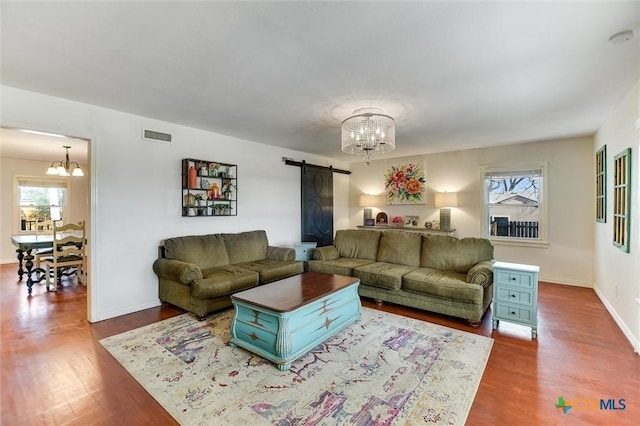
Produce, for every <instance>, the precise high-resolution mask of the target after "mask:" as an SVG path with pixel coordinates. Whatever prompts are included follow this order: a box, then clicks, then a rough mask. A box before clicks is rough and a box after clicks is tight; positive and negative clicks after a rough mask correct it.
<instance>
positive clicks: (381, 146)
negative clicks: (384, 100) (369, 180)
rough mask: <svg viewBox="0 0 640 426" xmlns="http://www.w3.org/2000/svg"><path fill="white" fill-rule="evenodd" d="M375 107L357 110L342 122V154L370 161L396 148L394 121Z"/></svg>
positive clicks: (368, 163) (368, 162)
mask: <svg viewBox="0 0 640 426" xmlns="http://www.w3.org/2000/svg"><path fill="white" fill-rule="evenodd" d="M383 113H384V110H382V109H381V108H377V107H366V108H359V109H356V110H354V111H353V115H352V116H351V117H348V118H346V119H345V120H344V121H343V122H342V152H346V153H347V154H355V155H359V156H360V158H362V159H363V160H366V161H367V165H370V161H371V160H372V159H373V157H374V156H375V154H377V153H381V154H384V153H385V152H391V151H393V150H394V149H395V147H396V129H395V125H396V123H395V120H394V119H393V118H392V117H390V116H388V115H386V114H383Z"/></svg>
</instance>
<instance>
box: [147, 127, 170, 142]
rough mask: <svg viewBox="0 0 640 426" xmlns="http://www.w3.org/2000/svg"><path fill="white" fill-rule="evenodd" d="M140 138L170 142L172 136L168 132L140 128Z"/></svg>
mask: <svg viewBox="0 0 640 426" xmlns="http://www.w3.org/2000/svg"><path fill="white" fill-rule="evenodd" d="M142 139H144V140H145V141H151V142H162V143H171V142H172V140H173V138H172V136H171V135H170V134H169V133H162V132H156V131H155V130H149V129H142Z"/></svg>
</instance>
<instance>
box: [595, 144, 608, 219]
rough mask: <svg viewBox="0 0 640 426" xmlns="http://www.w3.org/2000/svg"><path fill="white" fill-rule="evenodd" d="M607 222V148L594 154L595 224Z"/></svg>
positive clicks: (604, 147)
mask: <svg viewBox="0 0 640 426" xmlns="http://www.w3.org/2000/svg"><path fill="white" fill-rule="evenodd" d="M606 221H607V146H606V145H604V146H603V147H602V148H600V149H599V150H598V152H596V222H602V223H604V222H606Z"/></svg>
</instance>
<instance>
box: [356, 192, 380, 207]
mask: <svg viewBox="0 0 640 426" xmlns="http://www.w3.org/2000/svg"><path fill="white" fill-rule="evenodd" d="M380 204H382V203H381V202H380V196H379V195H369V194H360V197H359V198H358V205H359V206H360V207H375V206H378V205H380Z"/></svg>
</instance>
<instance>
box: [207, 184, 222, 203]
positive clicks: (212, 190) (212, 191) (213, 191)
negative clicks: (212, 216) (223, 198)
mask: <svg viewBox="0 0 640 426" xmlns="http://www.w3.org/2000/svg"><path fill="white" fill-rule="evenodd" d="M208 195H209V198H210V199H212V200H218V199H219V198H220V188H219V187H218V184H217V183H215V182H213V183H212V184H211V187H209V191H208Z"/></svg>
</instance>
